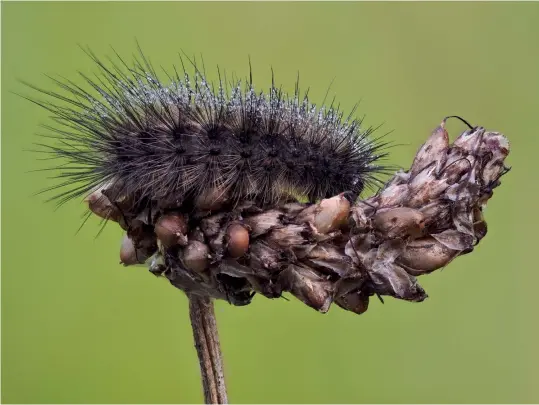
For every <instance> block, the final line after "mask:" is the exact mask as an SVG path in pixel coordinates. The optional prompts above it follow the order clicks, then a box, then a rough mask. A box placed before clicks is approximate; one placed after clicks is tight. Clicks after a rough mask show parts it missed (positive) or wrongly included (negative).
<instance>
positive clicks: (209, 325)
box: [188, 295, 228, 404]
mask: <svg viewBox="0 0 539 405" xmlns="http://www.w3.org/2000/svg"><path fill="white" fill-rule="evenodd" d="M188 298H189V316H190V318H191V326H192V328H193V337H194V340H195V348H196V350H197V354H198V360H199V362H200V373H201V379H202V387H203V389H204V401H205V403H206V404H228V399H227V395H226V385H225V376H224V372H223V361H222V355H221V346H220V344H219V333H218V330H217V322H216V321H215V312H214V309H213V301H212V300H211V299H210V298H208V297H201V296H198V295H188Z"/></svg>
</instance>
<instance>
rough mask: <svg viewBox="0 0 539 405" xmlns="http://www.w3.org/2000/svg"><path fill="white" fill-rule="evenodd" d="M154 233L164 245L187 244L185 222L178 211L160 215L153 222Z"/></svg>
mask: <svg viewBox="0 0 539 405" xmlns="http://www.w3.org/2000/svg"><path fill="white" fill-rule="evenodd" d="M155 234H156V235H157V238H158V239H159V240H160V241H161V243H162V244H163V245H164V246H165V247H171V246H175V245H180V246H186V245H187V235H186V234H187V222H186V219H185V216H184V215H182V214H179V213H173V214H166V215H163V216H161V217H160V218H159V219H158V220H157V223H156V224H155Z"/></svg>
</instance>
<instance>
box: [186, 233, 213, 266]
mask: <svg viewBox="0 0 539 405" xmlns="http://www.w3.org/2000/svg"><path fill="white" fill-rule="evenodd" d="M209 254H210V248H209V247H208V245H206V244H205V243H202V242H199V241H198V240H190V241H189V243H188V244H187V246H186V247H185V248H184V249H182V252H181V259H182V262H183V265H184V266H185V267H187V268H188V269H189V270H193V271H196V272H197V273H202V272H204V271H205V270H206V269H207V268H208V264H209Z"/></svg>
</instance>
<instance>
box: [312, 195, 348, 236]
mask: <svg viewBox="0 0 539 405" xmlns="http://www.w3.org/2000/svg"><path fill="white" fill-rule="evenodd" d="M315 212H316V213H315V216H314V226H315V228H316V230H317V231H318V232H320V233H330V232H333V231H335V230H337V229H339V228H340V227H341V226H343V225H344V224H346V222H347V220H348V216H349V215H350V201H348V199H346V197H345V196H344V195H343V194H340V195H337V196H335V197H332V198H326V199H324V200H322V201H320V203H319V205H318V208H317V209H316V211H315Z"/></svg>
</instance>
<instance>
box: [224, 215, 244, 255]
mask: <svg viewBox="0 0 539 405" xmlns="http://www.w3.org/2000/svg"><path fill="white" fill-rule="evenodd" d="M226 241H227V251H228V254H229V255H230V256H231V257H240V256H243V255H244V254H245V253H247V250H248V249H249V231H248V230H247V228H246V227H245V226H244V225H241V224H238V223H235V224H231V225H229V226H228V228H227V232H226Z"/></svg>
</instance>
